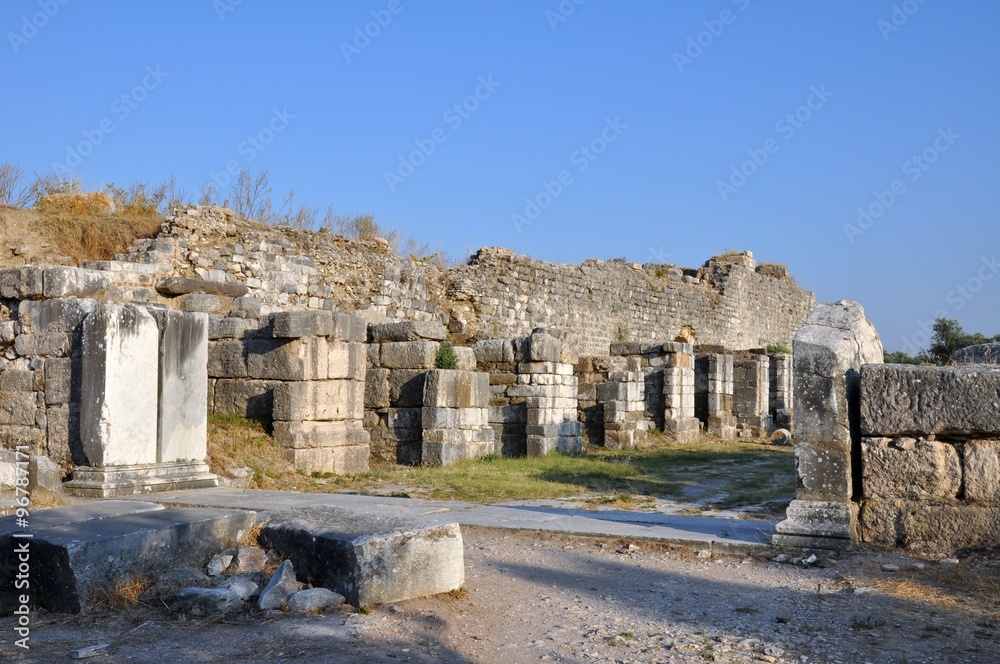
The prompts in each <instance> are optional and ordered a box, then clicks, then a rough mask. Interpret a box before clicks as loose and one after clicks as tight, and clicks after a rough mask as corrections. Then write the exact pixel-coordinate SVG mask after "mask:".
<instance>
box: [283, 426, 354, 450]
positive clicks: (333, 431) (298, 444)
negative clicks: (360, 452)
mask: <svg viewBox="0 0 1000 664" xmlns="http://www.w3.org/2000/svg"><path fill="white" fill-rule="evenodd" d="M368 442H369V436H368V432H367V431H365V430H364V429H362V428H361V426H360V423H357V422H355V423H348V422H347V421H341V422H275V423H274V444H275V445H277V446H278V447H287V448H293V449H306V448H310V447H339V446H342V445H367V444H368Z"/></svg>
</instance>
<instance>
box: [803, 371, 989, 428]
mask: <svg viewBox="0 0 1000 664" xmlns="http://www.w3.org/2000/svg"><path fill="white" fill-rule="evenodd" d="M796 361H797V360H796ZM998 394H1000V366H992V365H967V366H955V367H924V366H911V365H905V364H883V365H865V366H864V367H862V368H861V431H862V433H863V434H864V435H866V436H905V435H910V434H951V435H969V434H976V435H987V436H989V435H995V434H1000V398H998V396H997V395H998ZM796 398H797V397H796ZM799 405H801V404H800V403H797V405H796V408H798V407H799ZM796 426H798V425H796ZM796 436H798V430H796Z"/></svg>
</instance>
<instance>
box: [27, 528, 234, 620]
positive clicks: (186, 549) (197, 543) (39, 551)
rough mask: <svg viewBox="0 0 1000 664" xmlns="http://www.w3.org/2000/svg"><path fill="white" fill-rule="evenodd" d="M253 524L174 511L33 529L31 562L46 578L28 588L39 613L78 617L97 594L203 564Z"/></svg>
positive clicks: (40, 576)
mask: <svg viewBox="0 0 1000 664" xmlns="http://www.w3.org/2000/svg"><path fill="white" fill-rule="evenodd" d="M253 523H254V513H253V512H244V511H238V510H217V509H197V508H178V509H171V510H156V511H146V512H142V513H137V514H127V515H121V516H110V517H108V518H104V519H91V520H88V521H81V522H76V523H68V524H64V525H59V526H52V527H48V528H44V529H38V530H35V531H34V535H35V536H34V539H33V540H32V543H31V554H32V560H31V562H32V564H33V565H38V568H39V569H44V570H46V573H45V574H42V575H39V576H38V577H37V578H33V579H32V586H33V588H34V589H35V590H36V592H37V595H36V596H37V597H38V599H39V601H40V602H41V604H42V606H43V607H45V608H47V609H49V610H52V611H65V612H72V613H77V612H79V611H81V610H82V609H83V607H84V606H85V605H86V604H87V601H88V600H89V599H90V598H91V597H92V596H93V594H94V593H95V592H96V591H98V590H101V589H108V590H110V589H112V588H113V587H114V585H115V584H116V583H118V582H121V581H125V580H126V579H129V578H133V577H136V576H140V575H151V574H156V573H159V572H165V571H167V570H168V569H170V568H172V567H176V566H178V565H184V564H190V565H194V566H200V565H202V564H204V562H205V561H207V560H208V559H209V558H210V557H211V555H212V554H213V553H214V552H215V551H218V550H220V549H224V548H226V547H228V546H232V545H233V544H235V543H236V542H237V541H239V539H240V537H242V535H243V534H245V533H246V532H248V531H249V529H250V527H251V526H252V525H253Z"/></svg>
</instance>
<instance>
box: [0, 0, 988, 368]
mask: <svg viewBox="0 0 1000 664" xmlns="http://www.w3.org/2000/svg"><path fill="white" fill-rule="evenodd" d="M578 1H579V0H578ZM560 6H562V7H563V8H564V9H566V10H567V11H564V14H566V15H563V14H559V13H558V12H559V11H560ZM894 6H895V7H896V8H897V9H896V10H894ZM46 7H48V12H49V13H51V14H53V16H51V17H48V16H45V15H44V14H39V12H44V11H45V8H46ZM568 9H573V11H572V12H570V11H568ZM393 10H395V13H394V12H393ZM894 11H895V15H894ZM372 12H375V15H374V17H373V14H372ZM907 12H909V13H907ZM377 19H381V21H382V23H384V25H378V24H377V23H372V22H373V21H376V20H377ZM563 19H565V20H563ZM904 19H905V20H904ZM0 25H2V26H3V32H4V40H3V44H0V71H2V76H3V82H4V90H5V99H4V103H3V104H2V106H0V127H2V128H3V129H2V137H3V140H2V143H0V146H2V148H0V149H2V153H0V161H7V162H13V163H17V164H20V165H21V166H22V167H23V168H24V169H25V170H27V171H29V172H30V171H50V170H52V169H53V164H55V163H67V162H69V161H72V162H77V163H76V164H75V167H74V169H73V170H74V172H75V174H76V175H77V176H79V177H80V178H81V179H82V180H83V181H84V183H85V184H86V185H88V186H91V187H95V188H96V187H98V186H100V185H101V184H103V183H106V182H109V181H113V182H117V183H121V182H126V181H134V180H149V181H158V180H161V179H163V178H164V177H166V176H167V175H169V174H171V173H173V174H174V175H176V177H177V178H178V180H179V182H180V183H181V184H182V185H183V186H184V187H186V188H187V189H188V190H189V192H190V193H191V194H196V192H197V191H198V190H199V189H200V188H201V186H202V184H203V183H204V182H206V181H207V180H209V179H210V177H211V175H212V174H213V173H215V174H216V175H218V174H220V173H222V172H223V171H224V170H225V168H226V166H227V164H228V163H229V162H231V161H232V162H235V163H236V164H237V165H238V166H246V167H249V168H252V169H254V170H261V169H265V168H266V169H269V170H270V173H271V178H272V183H273V184H274V186H275V190H276V191H284V190H287V189H288V188H291V187H294V188H295V189H296V191H297V193H298V196H299V198H300V199H302V200H306V201H309V202H311V203H313V204H315V205H318V206H321V207H323V206H326V205H327V204H328V203H332V204H333V205H334V206H335V207H336V209H337V211H339V212H342V213H358V212H371V213H374V214H375V215H376V216H377V217H378V218H379V219H380V220H382V221H383V222H385V223H387V224H389V225H392V226H395V227H398V228H399V229H401V230H402V231H403V232H404V233H407V234H409V235H413V236H416V237H418V238H420V239H422V240H426V241H428V242H430V243H432V244H434V245H438V244H440V245H441V246H443V247H444V249H445V250H447V251H448V252H449V253H450V254H452V255H463V254H464V253H465V252H466V250H467V249H468V248H473V249H474V248H478V247H480V246H489V245H501V246H507V247H510V248H512V249H515V250H517V251H519V252H523V253H526V254H530V255H532V256H535V257H538V258H542V259H547V260H552V261H561V262H578V261H582V260H584V259H586V258H590V257H596V258H614V257H621V256H625V257H627V258H628V259H629V260H632V261H636V262H646V261H651V260H652V261H655V262H672V263H677V264H680V265H684V266H698V265H700V264H701V263H702V262H703V261H704V260H705V259H706V258H708V257H709V256H711V255H712V254H715V253H719V252H722V251H726V250H730V249H741V250H742V249H750V250H752V251H753V252H754V254H755V256H756V257H757V258H758V260H761V261H773V262H780V263H785V264H787V265H788V266H789V268H790V269H791V271H792V274H793V275H794V276H795V277H796V279H797V280H798V281H799V283H800V284H801V285H802V286H804V287H805V288H808V289H809V290H812V291H814V292H816V295H817V297H818V299H819V300H820V301H826V300H835V299H841V298H847V299H855V300H858V301H860V302H861V303H863V304H864V305H865V308H866V310H867V311H868V313H869V315H870V317H871V318H872V319H873V321H874V322H875V324H876V326H877V327H878V329H879V331H880V333H881V335H882V337H883V340H884V342H885V345H886V346H887V348H889V349H899V348H902V347H904V346H906V342H907V341H909V342H911V343H913V342H916V343H915V344H914V345H919V344H920V342H922V341H924V339H925V338H921V336H920V330H921V325H920V324H921V322H922V321H931V320H932V319H933V318H934V317H935V316H936V315H946V316H948V317H952V318H957V319H958V320H959V321H960V322H961V323H962V324H963V325H964V326H965V327H966V329H967V330H978V331H982V332H985V333H989V334H996V333H1000V315H998V311H1000V273H998V271H1000V264H995V263H994V257H995V256H998V255H1000V246H998V245H1000V242H998V240H1000V230H998V227H997V221H998V212H1000V203H998V193H997V192H998V191H1000V187H998V185H997V177H998V175H1000V167H998V160H997V155H1000V132H998V127H997V123H998V118H1000V113H998V107H1000V103H998V102H1000V94H998V92H1000V77H998V66H1000V39H997V36H996V35H997V33H998V31H1000V3H995V2H988V1H986V0H982V1H978V2H974V1H970V0H966V1H962V0H957V1H954V0H953V1H950V2H944V0H926V1H925V2H923V3H921V2H920V1H919V0H908V1H907V2H896V3H894V2H892V1H890V0H884V1H880V0H864V1H861V0H844V1H841V2H801V3H791V2H782V3H778V2H763V1H761V0H735V1H734V0H712V1H710V2H694V1H690V2H653V1H646V2H635V1H623V2H614V3H612V2H598V1H597V0H586V1H584V2H582V3H581V4H579V5H576V4H574V3H573V2H572V0H565V1H564V2H563V3H562V5H560V2H559V0H533V1H511V2H494V3H485V2H413V1H410V0H397V1H396V2H389V0H375V1H365V2H319V1H311V2H293V1H286V2H276V1H266V0H242V2H239V1H238V0H217V1H216V2H213V1H212V0H170V1H166V0H161V1H158V2H153V1H145V2H125V1H124V0H116V1H112V0H106V1H104V2H91V1H86V0H68V1H67V0H62V1H61V2H60V0H41V1H39V0H5V2H3V4H2V5H0ZM39 25H40V26H41V27H37V26H39ZM366 25H367V29H368V32H369V33H371V34H374V35H375V36H373V37H366V38H359V37H358V34H359V32H361V33H363V32H364V31H365V29H366ZM36 28H37V29H36ZM713 33H714V34H713ZM699 42H700V45H699ZM345 44H347V45H349V46H346V47H345ZM150 72H153V73H150ZM154 74H155V75H154ZM484 81H485V83H484ZM137 86H138V87H137ZM477 93H478V95H479V98H478V99H477V98H475V95H477ZM123 95H125V99H124V100H123V99H122V96H123ZM456 104H458V105H459V110H455V108H454V107H455V105H456ZM810 105H811V106H812V108H810ZM276 110H277V114H276ZM789 114H791V117H790V119H788V118H786V116H787V115H789ZM289 116H294V117H289ZM796 116H797V117H796ZM102 121H103V128H102ZM269 125H273V126H269ZM273 129H278V130H279V131H276V132H273V133H272V130H273ZM602 135H603V136H602ZM251 136H257V139H256V142H257V146H254V145H253V142H250V141H248V137H251ZM435 139H436V140H435ZM611 139H613V140H611ZM81 142H82V143H84V144H85V145H84V146H83V149H82V151H85V152H88V154H87V155H86V156H82V157H80V158H79V159H72V158H70V157H69V156H68V150H69V149H70V148H73V149H75V148H76V147H78V146H80V144H81ZM419 145H423V147H424V151H425V152H430V146H432V145H433V147H434V149H433V152H432V153H431V154H429V155H427V156H425V155H423V154H419V153H418V154H416V155H413V158H411V153H413V152H414V151H415V150H418V149H419ZM589 145H592V151H590V150H588V152H586V153H585V152H583V151H581V150H580V148H581V147H582V146H589ZM769 150H770V151H769ZM748 151H749V152H748ZM914 156H917V157H918V158H919V159H920V161H919V162H915V161H913V157H914ZM754 157H756V160H757V161H758V162H761V163H760V164H759V165H758V164H757V163H754V162H753V161H752V159H753V158H754ZM765 157H766V161H765ZM401 158H402V159H404V160H405V161H406V162H407V163H406V164H404V165H402V166H401V164H400V159H401ZM925 158H926V160H927V161H924V159H925ZM747 160H751V161H749V162H747ZM931 161H933V163H929V162H931ZM744 162H747V163H744ZM411 167H412V172H411V170H410V168H411ZM734 169H736V172H737V174H736V175H734ZM740 169H742V170H743V171H744V173H750V175H749V176H746V175H744V174H740V173H739V170H740ZM387 173H394V174H395V175H394V176H392V177H389V178H387ZM744 178H745V179H744ZM219 179H224V178H222V177H221V176H219ZM560 179H562V182H560ZM387 180H391V182H389V181H387ZM894 181H898V182H895V185H894ZM543 183H548V189H549V190H550V192H547V191H546V186H545V184H543ZM720 183H723V184H721V185H720ZM894 186H895V189H896V192H895V193H893V187H894ZM876 192H882V193H879V194H878V195H876ZM551 193H554V194H555V195H551ZM526 199H531V200H533V201H534V202H535V204H536V205H538V209H537V210H536V209H533V208H531V207H530V206H529V204H528V203H527V202H526ZM879 199H881V201H880V200H879ZM859 207H861V208H864V209H869V210H870V211H871V212H872V213H875V214H872V217H871V218H870V220H865V219H862V220H861V223H859V221H858V217H859V212H858V208H859ZM514 215H520V216H521V217H522V218H523V219H522V221H523V220H527V221H529V222H530V223H520V224H518V223H515V219H516V218H515V217H514ZM529 217H533V218H529ZM847 224H853V229H852V228H847V229H846V230H845V225H847ZM518 227H519V228H520V232H518ZM849 236H850V237H849ZM851 240H853V242H852V241H851ZM960 288H961V289H962V290H959V289H960ZM911 349H912V348H911Z"/></svg>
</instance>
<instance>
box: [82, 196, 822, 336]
mask: <svg viewBox="0 0 1000 664" xmlns="http://www.w3.org/2000/svg"><path fill="white" fill-rule="evenodd" d="M120 258H121V259H123V261H125V262H124V263H122V262H119V264H118V265H119V266H120V265H125V264H129V265H135V264H142V263H152V264H156V265H169V266H170V267H171V268H172V273H173V274H175V275H176V276H182V277H196V278H200V279H207V280H212V281H217V282H224V283H230V284H245V285H246V287H247V288H248V289H249V292H248V294H247V295H246V296H244V297H237V298H234V299H233V301H232V302H226V301H225V300H224V301H223V303H222V305H223V306H235V307H236V308H242V309H244V310H246V311H247V312H248V315H250V316H252V317H256V316H257V315H259V314H260V313H268V312H271V311H275V310H278V309H289V308H291V309H344V310H356V309H367V310H370V311H371V312H373V313H377V314H380V315H384V316H386V317H388V318H390V319H394V320H403V319H405V320H418V321H420V320H437V321H439V322H441V323H443V324H445V325H447V327H448V329H449V331H451V332H452V333H455V334H462V335H466V336H471V337H475V338H479V339H484V338H513V337H518V336H523V335H526V334H529V333H530V332H531V330H532V329H534V328H535V327H537V326H546V327H549V328H553V329H559V330H561V331H562V332H563V333H564V341H566V342H567V343H570V344H571V345H572V346H573V347H574V348H575V349H577V350H578V351H579V352H580V353H583V354H588V355H605V354H607V351H608V347H609V345H610V344H611V343H612V342H617V341H619V340H620V338H621V336H622V335H626V334H627V335H628V336H629V337H630V339H631V340H633V341H637V342H646V343H662V342H663V341H665V340H674V339H676V338H677V337H679V336H680V337H682V338H683V340H685V341H690V342H697V343H712V344H721V345H724V346H726V347H727V348H731V349H746V348H752V347H757V346H760V345H761V343H762V342H766V341H774V342H784V343H788V342H790V340H791V338H792V336H793V335H794V334H795V331H796V330H797V329H798V328H799V327H800V326H801V325H802V323H803V322H804V321H805V319H806V317H807V316H808V315H809V312H810V311H811V310H812V308H813V306H814V304H815V300H814V298H813V296H812V294H811V293H808V292H806V291H804V290H802V289H801V288H799V287H798V286H797V285H796V284H795V283H794V281H792V280H791V279H790V278H789V277H788V275H787V272H786V271H784V269H783V268H780V266H774V265H762V266H760V267H758V266H756V264H755V262H754V261H753V259H752V258H751V257H750V256H749V255H748V254H731V255H726V256H720V257H716V258H713V259H711V260H709V261H708V262H707V263H706V264H705V266H704V267H702V268H700V269H683V268H679V267H676V266H672V265H656V264H647V265H638V264H628V263H624V262H617V261H610V262H604V261H599V260H590V261H586V262H584V263H583V264H579V265H566V264H555V263H548V262H545V261H538V260H534V259H531V258H528V257H526V256H519V255H517V254H515V253H514V252H512V251H509V250H507V249H499V248H491V249H483V250H481V251H479V252H478V253H477V254H475V255H474V256H473V257H472V258H471V259H470V261H469V262H468V263H467V264H465V265H461V266H456V267H450V268H445V269H442V268H440V267H438V266H436V265H433V264H429V263H425V262H420V261H412V260H407V259H402V258H400V257H397V256H395V255H394V254H393V253H392V252H391V251H390V250H389V247H388V245H387V244H386V243H385V242H384V241H381V240H365V241H358V240H348V239H345V238H343V237H339V236H335V235H332V234H330V233H329V232H311V231H299V230H292V229H279V228H272V227H266V226H261V225H259V224H255V223H251V222H243V221H238V220H236V218H235V216H234V215H233V213H232V212H231V211H229V210H225V209H223V208H206V207H199V208H190V209H187V210H184V211H180V212H179V213H178V214H177V215H176V216H174V217H172V218H171V219H170V220H168V221H167V222H166V223H165V224H164V226H163V231H162V232H161V234H160V236H159V237H158V238H157V239H155V240H147V241H144V242H142V243H140V244H138V245H137V246H136V247H134V251H132V252H131V253H129V254H128V255H123V256H121V257H120ZM94 267H100V268H102V269H104V270H106V271H107V272H108V273H109V274H111V275H112V277H113V278H117V276H115V275H117V274H118V272H121V271H122V270H118V271H117V272H116V271H115V270H116V264H115V263H114V262H102V263H100V264H95V265H94ZM147 291H148V292H145V293H142V294H141V295H142V297H147V298H154V299H155V298H156V297H157V294H156V293H155V291H154V289H152V288H151V287H150V288H148V289H147Z"/></svg>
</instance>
